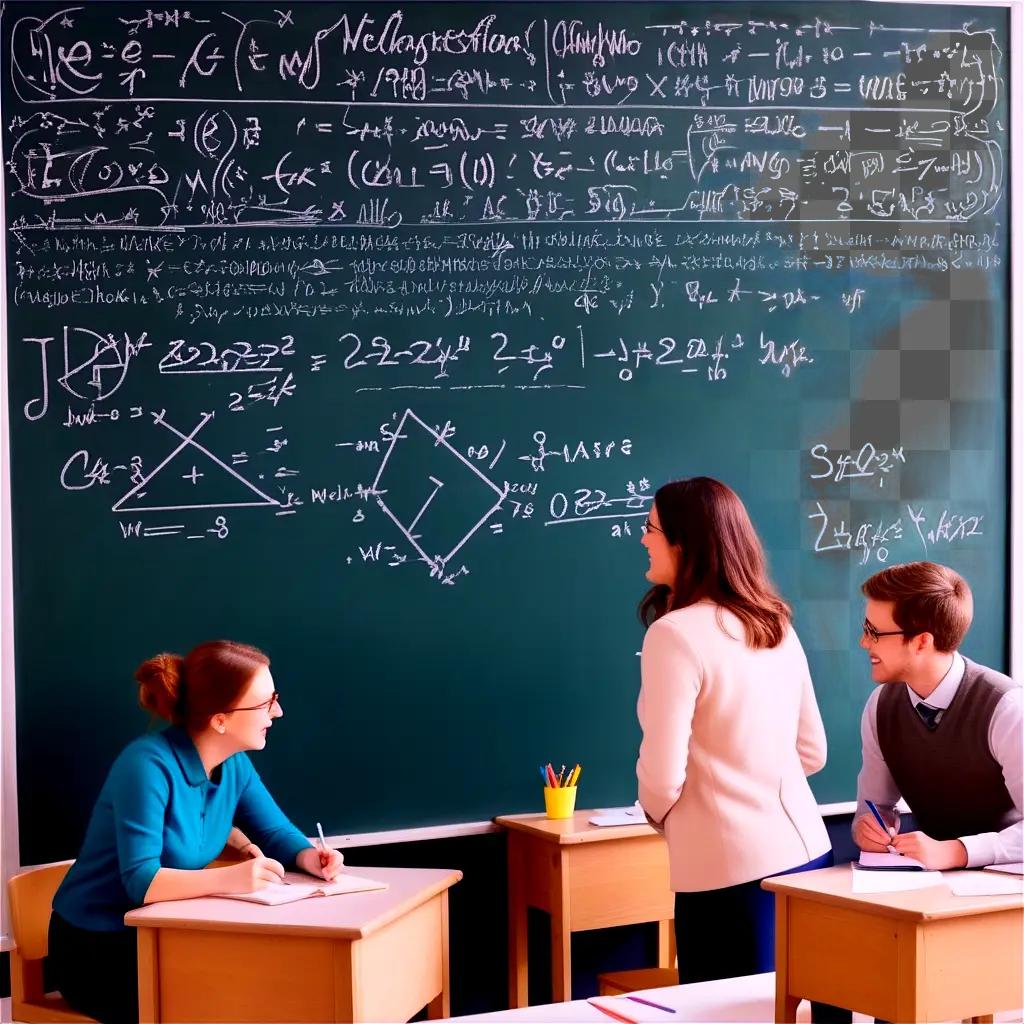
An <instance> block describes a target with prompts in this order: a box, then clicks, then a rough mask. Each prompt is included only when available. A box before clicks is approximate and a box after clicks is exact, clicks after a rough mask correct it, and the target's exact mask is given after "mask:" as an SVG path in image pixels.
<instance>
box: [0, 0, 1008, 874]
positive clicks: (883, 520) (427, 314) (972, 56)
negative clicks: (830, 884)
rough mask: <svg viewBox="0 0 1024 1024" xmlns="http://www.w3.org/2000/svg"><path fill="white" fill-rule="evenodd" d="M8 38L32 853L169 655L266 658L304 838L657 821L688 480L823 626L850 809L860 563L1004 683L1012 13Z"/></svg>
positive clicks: (823, 701) (59, 827) (682, 9)
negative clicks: (236, 642) (645, 651)
mask: <svg viewBox="0 0 1024 1024" xmlns="http://www.w3.org/2000/svg"><path fill="white" fill-rule="evenodd" d="M2 44H3V48H4V49H3V52H4V53H5V55H7V57H8V58H9V59H5V61H4V71H3V83H2V102H3V110H4V121H3V136H2V139H3V150H4V153H3V155H4V183H5V194H6V196H7V203H6V222H5V240H6V261H7V262H6V280H7V295H6V302H7V338H6V346H7V358H8V372H9V393H8V396H7V397H8V407H9V419H10V431H9V437H10V455H11V480H12V493H11V506H12V529H13V543H14V565H13V572H14V595H15V607H14V617H15V639H16V649H15V657H16V701H17V754H18V760H17V767H18V795H19V813H20V838H21V857H22V861H23V862H26V863H31V862H38V861H45V860H52V859H56V858H58V857H66V856H71V855H73V854H74V853H75V850H76V847H77V844H78V842H79V839H80V837H81V834H82V830H83V828H84V823H85V820H86V816H87V814H88V810H89V808H90V806H91V804H92V801H93V799H94V798H95V795H96V793H97V791H98V788H99V786H100V784H101V782H102V779H103V777H104V775H105V773H106V771H107V769H108V767H109V765H110V762H111V760H112V759H113V757H114V756H115V755H116V753H117V751H118V750H119V749H120V747H121V746H122V745H123V744H124V743H125V742H127V741H128V740H130V739H131V738H132V737H133V736H135V735H137V734H139V733H140V732H141V731H142V730H144V729H145V728H146V720H145V716H144V714H143V713H142V712H140V711H139V710H138V709H136V708H135V706H134V700H135V698H134V691H133V682H132V672H133V669H134V668H135V666H136V665H137V664H138V663H139V662H140V661H141V660H143V659H144V658H146V657H148V656H149V655H151V654H153V653H155V652H157V651H159V650H163V649H170V650H176V651H181V652H183V651H185V650H186V649H188V648H189V647H190V646H192V645H193V644H195V643H197V642H199V641H201V640H205V639H209V638H214V637H231V638H237V639H240V640H244V641H247V642H249V643H253V644H257V645H259V646H261V647H263V648H265V649H266V650H267V651H268V653H269V654H270V656H271V659H272V662H273V666H272V667H273V672H274V676H275V680H276V682H277V686H278V689H279V690H280V692H281V694H282V701H283V707H284V711H285V715H284V717H283V719H282V720H281V721H279V722H277V723H276V724H275V726H274V728H273V731H272V733H271V735H270V740H269V743H268V746H267V749H266V751H265V752H263V753H261V754H258V755H256V756H255V757H254V761H255V763H256V765H257V767H258V769H259V770H260V771H261V773H262V774H263V775H264V777H265V778H266V780H267V781H268V784H269V785H270V786H271V788H272V789H273V791H274V792H275V793H276V794H277V795H278V797H279V798H280V802H281V803H282V805H283V806H284V807H285V808H286V809H287V811H288V812H289V814H290V815H291V816H292V817H293V818H294V820H295V821H296V822H297V823H298V824H299V825H300V827H302V828H304V829H306V830H307V831H312V829H313V827H314V822H316V821H318V820H319V821H322V822H323V824H324V827H325V828H326V829H327V830H328V832H330V833H332V834H354V833H362V832H369V831H378V830H383V829H401V828H412V827H416V826H425V825H433V824H443V823H458V822H467V821H476V820H481V819H487V818H489V817H491V816H493V815H495V814H499V813H510V812H517V811H526V810H531V809H537V808H539V807H540V806H541V794H540V789H539V779H538V777H537V766H538V765H539V764H541V763H543V762H546V761H549V760H550V761H552V762H553V763H556V764H561V763H562V762H567V763H572V762H575V761H580V762H582V764H583V765H584V771H583V775H582V778H581V791H580V793H581V795H580V802H581V804H583V805H585V806H602V805H616V804H622V803H627V802H630V801H632V799H633V797H634V795H635V779H634V761H635V757H636V749H637V744H638V740H639V734H638V728H637V725H636V719H635V714H634V704H635V699H636V695H637V691H638V685H639V670H638V665H639V662H638V659H637V652H638V651H639V649H640V646H641V643H642V632H641V629H640V627H639V626H638V625H637V623H636V617H635V609H636V603H637V601H638V599H639V598H640V596H641V594H642V593H643V591H644V589H645V586H646V584H645V581H644V578H643V573H644V570H645V567H646V558H645V556H644V554H643V552H642V550H641V547H640V526H641V524H642V522H643V520H644V517H645V516H646V514H647V511H648V509H649V508H650V502H651V499H652V495H653V492H654V490H655V489H656V487H657V486H658V485H659V484H660V483H662V482H664V481H665V480H668V479H671V478H676V477H680V476H691V475H695V474H710V475H714V476H716V477H719V478H721V479H723V480H725V481H726V482H727V483H729V484H730V485H732V486H733V487H734V488H735V489H736V490H737V491H738V492H739V493H740V495H741V496H742V497H743V498H744V499H745V501H746V502H747V504H748V506H749V508H750V510H751V514H752V516H753V519H754V521H755V523H756V525H757V527H758V528H759V530H760V532H761V534H762V536H763V538H764V541H765V544H766V547H767V549H768V552H769V555H770V560H771V568H772V572H773V575H774V578H775V579H776V581H777V583H778V585H779V587H780V588H781V590H782V592H783V593H784V595H785V596H786V597H787V599H788V600H790V601H791V602H792V604H793V606H794V609H795V621H796V626H797V629H798V631H799V634H800V636H801V638H802V641H803V644H804V646H805V648H806V650H807V653H808V657H809V659H810V663H811V667H812V671H813V675H814V679H815V685H816V689H817V694H818V700H819V702H820V705H821V708H822V712H823V715H824V718H825V722H826V727H827V730H828V734H829V741H830V750H829V763H828V765H827V767H826V768H825V769H824V771H822V772H821V773H820V775H818V776H816V777H815V778H814V779H813V780H812V783H813V786H814V790H815V792H816V794H817V795H818V797H819V799H820V800H821V801H822V802H831V801H836V800H844V799H850V798H851V797H852V796H853V793H854V785H855V776H856V772H857V769H858V765H859V718H860V711H861V708H862V706H863V702H864V700H865V698H866V696H867V694H868V692H869V690H870V685H871V684H870V681H869V677H868V673H867V671H866V667H865V664H864V655H863V653H862V652H861V651H859V650H858V648H857V639H858V628H859V622H860V619H861V617H862V614H863V613H862V606H861V601H860V598H859V596H858V593H859V591H858V588H859V584H860V582H861V581H862V580H863V579H864V578H865V577H866V576H867V575H869V574H870V573H871V572H874V571H875V570H877V569H879V568H881V567H882V566H883V565H885V564H889V563H893V562H898V561H906V560H911V559H916V558H922V557H928V558H933V559H936V560H939V561H944V562H947V563H949V564H951V565H953V566H955V567H956V568H957V569H959V570H961V571H962V572H963V573H965V574H966V576H967V577H968V579H969V580H970V581H971V582H972V583H973V584H974V586H975V593H976V596H977V613H976V622H975V625H974V628H973V629H972V631H971V633H970V635H969V637H968V640H967V643H966V648H965V649H966V650H967V652H968V653H969V654H970V655H971V656H973V657H975V658H977V659H979V660H981V661H983V662H986V663H989V664H991V665H994V666H996V667H999V668H1005V667H1006V641H1005V636H1006V625H1007V588H1006V568H1005V566H1006V552H1007V525H1006V507H1007V443H1006V437H1007V397H1006V396H1007V385H1008V302H1009V287H1008V277H1007V260H1008V248H1007V227H1006V218H1007V198H1006V197H1007V181H1008V175H1009V167H1008V146H1007V136H1008V128H1007V97H1006V87H1007V78H1008V71H1007V47H1008V13H1007V11H1006V9H1002V8H985V7H979V6H977V5H974V6H971V7H955V6H936V5H931V4H928V5H901V4H888V3H886V4H877V3H872V4H858V3H842V4H828V3H823V4H814V3H747V4H733V3H712V4H701V3H688V4H661V3H632V4H628V5H624V4H618V5H613V4H599V3H593V4H571V3H550V4H543V5H541V4H532V3H500V4H493V5H487V4H442V3H430V4H420V3H410V4H405V5H398V4H366V5H351V4H333V3H331V4H328V3H316V4H312V3H310V4H303V3H293V4H279V5H276V6H275V5H271V4H263V3H253V4H238V3H225V4H218V5H209V4H198V5H192V6H189V7H181V6H172V7H166V8H164V7H160V6H159V5H157V6H156V7H152V6H147V5H145V4H127V3H124V4H116V3H111V4H83V5H77V6H63V5H59V4H49V3H46V4H41V3H39V4H37V3H7V4H5V5H4V11H3V20H2ZM569 526H571V527H572V529H571V530H570V529H567V527H569ZM764 685H765V686H771V685H772V680H770V679H766V680H765V681H764Z"/></svg>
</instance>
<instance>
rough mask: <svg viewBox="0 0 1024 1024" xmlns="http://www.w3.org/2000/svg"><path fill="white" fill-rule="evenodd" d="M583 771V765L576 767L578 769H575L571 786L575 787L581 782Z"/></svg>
mask: <svg viewBox="0 0 1024 1024" xmlns="http://www.w3.org/2000/svg"><path fill="white" fill-rule="evenodd" d="M582 771H583V768H582V766H581V765H576V767H575V768H574V769H573V773H572V778H571V779H570V780H569V785H570V786H575V785H576V783H577V782H579V778H580V772H582Z"/></svg>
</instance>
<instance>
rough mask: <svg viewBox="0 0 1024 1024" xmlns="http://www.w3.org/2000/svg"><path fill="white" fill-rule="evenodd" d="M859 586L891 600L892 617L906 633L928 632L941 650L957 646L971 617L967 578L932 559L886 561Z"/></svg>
mask: <svg viewBox="0 0 1024 1024" xmlns="http://www.w3.org/2000/svg"><path fill="white" fill-rule="evenodd" d="M860 589H861V592H862V593H863V594H864V596H865V597H870V598H871V599H872V600H873V601H891V602H892V618H893V621H894V622H895V623H896V625H897V626H899V627H900V629H902V630H903V632H904V633H905V634H906V636H907V637H912V636H919V635H920V634H921V633H931V635H932V639H933V641H934V643H935V649H936V650H937V651H942V652H943V653H944V654H945V653H947V652H949V651H955V650H956V649H957V648H958V647H959V646H960V644H961V643H962V642H963V639H964V636H966V634H967V630H968V629H969V628H970V626H971V620H972V619H973V618H974V596H973V594H971V588H970V587H969V586H968V585H967V580H965V579H964V578H963V576H961V575H960V574H959V573H958V572H954V571H953V570H952V569H950V568H949V567H948V566H945V565H938V564H937V563H935V562H906V563H905V564H904V565H890V566H889V568H888V569H883V570H882V571H881V572H876V573H875V575H874V576H872V577H870V578H869V579H867V580H865V581H864V583H863V584H862V585H861V588H860ZM904 642H906V638H904Z"/></svg>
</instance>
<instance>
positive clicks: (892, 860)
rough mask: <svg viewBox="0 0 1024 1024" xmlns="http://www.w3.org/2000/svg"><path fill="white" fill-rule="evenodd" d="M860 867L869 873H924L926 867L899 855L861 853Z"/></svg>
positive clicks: (865, 851) (864, 851)
mask: <svg viewBox="0 0 1024 1024" xmlns="http://www.w3.org/2000/svg"><path fill="white" fill-rule="evenodd" d="M857 864H858V866H860V867H862V868H867V869H868V870H869V871H924V870H925V866H924V865H923V864H922V863H921V862H920V861H919V860H914V858H913V857H905V856H903V854H899V853H869V852H868V851H867V850H861V851H860V860H858V861H857Z"/></svg>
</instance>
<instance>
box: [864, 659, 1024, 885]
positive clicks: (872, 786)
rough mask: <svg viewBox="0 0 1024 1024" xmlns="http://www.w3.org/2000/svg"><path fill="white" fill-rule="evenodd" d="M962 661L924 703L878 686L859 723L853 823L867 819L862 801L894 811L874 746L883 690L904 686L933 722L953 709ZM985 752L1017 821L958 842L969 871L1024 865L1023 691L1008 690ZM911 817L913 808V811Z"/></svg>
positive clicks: (894, 792) (893, 796)
mask: <svg viewBox="0 0 1024 1024" xmlns="http://www.w3.org/2000/svg"><path fill="white" fill-rule="evenodd" d="M965 668H966V666H965V665H964V659H963V658H962V657H961V656H960V654H959V653H957V652H954V653H953V661H952V664H951V665H950V666H949V671H948V672H947V673H946V674H945V675H944V676H943V677H942V681H941V682H940V683H939V685H938V686H937V687H935V689H934V690H932V692H931V693H930V694H929V695H928V698H927V700H925V699H924V698H923V697H921V696H920V694H918V693H915V692H914V690H912V689H911V688H910V686H909V685H908V684H906V683H882V684H881V685H879V686H876V687H875V689H874V691H873V692H872V694H871V696H870V697H868V702H867V704H866V705H865V706H864V714H863V716H862V718H861V723H860V738H861V746H862V749H863V763H862V765H861V769H860V774H859V775H858V776H857V817H858V818H859V817H860V816H861V815H862V814H867V813H868V809H867V804H866V803H865V802H864V801H865V800H871V801H872V802H873V803H876V804H881V805H883V806H886V807H892V806H894V805H895V804H896V801H897V800H899V798H900V796H901V794H900V791H899V789H898V788H897V787H896V783H895V781H894V780H893V777H892V775H891V774H890V772H889V767H888V765H886V763H885V758H884V757H882V750H881V748H880V747H879V745H878V697H879V694H880V693H881V692H882V686H903V687H904V688H905V689H906V692H907V699H908V700H909V701H910V703H911V704H912V705H913V706H914V707H915V709H916V707H917V705H918V704H920V703H922V701H923V702H924V703H925V704H927V705H928V706H929V707H933V708H938V709H939V713H938V715H936V718H935V720H936V721H937V722H938V721H941V720H942V714H943V712H944V711H945V710H946V708H948V707H949V705H950V704H951V703H952V701H953V698H954V697H955V696H956V692H957V690H958V689H959V688H960V683H961V682H962V681H963V678H964V670H965ZM988 746H989V750H990V751H991V752H992V756H993V757H994V758H995V759H996V761H998V762H999V765H1000V767H1001V768H1002V770H1003V781H1004V782H1005V783H1006V789H1007V792H1008V793H1009V794H1010V797H1011V798H1012V800H1013V806H1014V810H1015V812H1016V818H1017V820H1016V821H1015V822H1014V824H1012V825H1009V826H1008V827H1006V828H1004V829H1003V830H1002V831H1001V832H981V833H979V834H978V835H974V836H959V839H960V842H961V843H963V844H964V848H965V849H966V850H967V866H968V867H969V868H977V867H983V866H984V865H986V864H1013V863H1019V862H1020V861H1021V860H1022V859H1024V714H1022V702H1021V688H1020V687H1019V686H1015V687H1014V688H1013V689H1011V690H1007V691H1006V693H1005V694H1004V695H1003V698H1002V700H1000V702H999V703H998V704H997V705H996V709H995V711H993V713H992V720H991V721H990V722H989V727H988ZM911 811H913V808H911Z"/></svg>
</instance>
